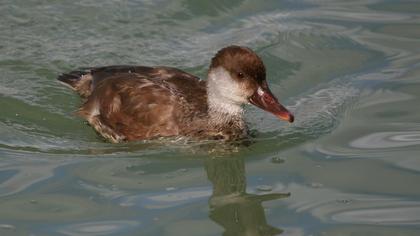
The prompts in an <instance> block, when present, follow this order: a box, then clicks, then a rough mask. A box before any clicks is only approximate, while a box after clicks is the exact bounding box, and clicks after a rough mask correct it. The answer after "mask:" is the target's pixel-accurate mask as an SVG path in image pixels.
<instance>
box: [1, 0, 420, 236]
mask: <svg viewBox="0 0 420 236" xmlns="http://www.w3.org/2000/svg"><path fill="white" fill-rule="evenodd" d="M230 44H240V45H246V46H249V47H251V48H253V49H254V50H255V51H256V52H258V54H259V55H261V57H262V58H263V60H264V62H265V64H266V66H267V69H268V80H269V82H270V84H271V87H272V90H273V93H274V94H276V95H277V96H278V97H279V98H280V100H281V101H282V103H283V104H285V105H286V106H287V107H288V108H290V110H291V111H293V112H294V114H295V116H296V122H295V123H293V124H287V123H285V122H281V121H278V120H277V119H276V118H275V117H274V116H272V115H270V114H268V113H264V112H262V111H260V110H258V109H256V108H253V107H247V114H246V115H247V121H248V123H249V126H250V127H252V129H253V132H254V133H255V134H256V137H255V138H254V139H253V144H251V145H250V146H240V147H239V148H237V150H230V151H226V152H223V150H224V149H225V148H226V147H224V146H223V145H218V144H197V143H183V142H182V141H178V142H173V141H167V142H166V141H164V142H152V143H125V144H110V143H106V142H104V141H103V140H102V139H101V138H100V137H98V136H97V135H96V134H95V132H94V131H93V130H92V128H90V127H89V126H87V125H86V124H85V123H84V122H83V120H81V119H79V118H77V117H75V116H74V115H73V112H74V111H75V110H76V109H77V107H78V105H79V104H80V102H81V101H80V99H79V98H78V97H77V96H76V95H75V94H74V93H73V92H72V91H70V90H69V89H67V88H66V87H63V86H62V85H61V84H59V83H57V82H56V80H55V77H56V76H57V75H58V74H60V73H62V72H66V71H68V70H71V69H75V68H77V67H86V66H97V65H112V64H142V65H169V66H176V67H179V68H182V69H184V70H186V71H189V72H191V73H194V74H197V75H199V76H201V77H205V75H206V70H207V67H208V64H209V60H210V58H211V56H212V55H213V54H214V53H215V52H216V51H217V50H218V49H219V48H222V47H224V46H226V45H230ZM419 95H420V2H419V1H414V0H413V1H388V0H383V1H381V0H367V1H360V0H359V1H357V0H354V1H340V0H331V1H321V0H306V1H277V0H276V1H274V0H272V1H241V0H235V1H220V0H217V1H192V0H177V1H167V0H156V1H148V0H138V1H136V0H119V1H117V0H115V1H99V0H76V1H52V0H33V1H24V0H2V1H1V2H0V109H1V110H0V134H1V135H0V235H2V236H3V235H37V236H38V235H40V236H44V235H45V236H49V235H61V236H65V235H89V236H93V235H95V236H96V235H182V236H186V235H278V234H281V235H293V236H295V235H308V236H309V235H334V236H336V235H349V236H350V235H392V236H395V235H420V187H419V186H420V185H419V183H420V155H419V154H420V109H419V105H418V104H419V103H420V97H419ZM214 150H215V152H212V151H214ZM288 193H290V195H289V194H288Z"/></svg>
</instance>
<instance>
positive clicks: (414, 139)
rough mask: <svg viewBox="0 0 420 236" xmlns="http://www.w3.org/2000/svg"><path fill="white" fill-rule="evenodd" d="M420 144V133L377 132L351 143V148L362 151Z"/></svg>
mask: <svg viewBox="0 0 420 236" xmlns="http://www.w3.org/2000/svg"><path fill="white" fill-rule="evenodd" d="M419 144H420V131H394V132H377V133H372V134H368V135H366V136H363V137H360V138H357V139H355V140H353V141H351V142H350V146H351V147H355V148H362V149H375V148H396V147H406V146H413V145H419Z"/></svg>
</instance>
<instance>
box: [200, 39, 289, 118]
mask: <svg viewBox="0 0 420 236" xmlns="http://www.w3.org/2000/svg"><path fill="white" fill-rule="evenodd" d="M207 86H208V89H207V90H208V99H209V107H210V109H211V110H215V111H221V112H223V113H227V114H237V113H240V112H242V108H241V106H242V104H248V103H250V104H253V105H255V106H257V107H259V108H261V109H263V110H265V111H267V112H270V113H272V114H273V115H275V116H276V117H278V118H280V119H282V120H286V121H289V122H293V120H294V116H293V115H292V113H290V112H289V111H288V110H287V109H286V108H285V107H284V106H283V105H281V104H280V103H279V101H278V99H277V98H276V97H275V96H274V95H273V93H272V92H271V91H270V89H269V87H268V83H267V80H266V73H265V66H264V63H263V62H262V60H261V58H260V57H259V56H258V55H257V54H256V53H255V52H253V51H252V50H251V49H249V48H246V47H240V46H229V47H226V48H223V49H221V50H220V51H218V52H217V53H216V55H215V56H214V57H213V59H212V61H211V65H210V68H209V72H208V83H207Z"/></svg>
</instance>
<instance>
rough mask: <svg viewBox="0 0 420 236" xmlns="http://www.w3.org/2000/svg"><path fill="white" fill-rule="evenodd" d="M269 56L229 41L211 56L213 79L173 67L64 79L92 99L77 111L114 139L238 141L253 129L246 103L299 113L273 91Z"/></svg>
mask: <svg viewBox="0 0 420 236" xmlns="http://www.w3.org/2000/svg"><path fill="white" fill-rule="evenodd" d="M265 77H266V76H265V67H264V64H263V62H262V60H261V59H260V58H259V57H258V56H257V54H255V53H254V52H253V51H252V50H251V49H249V48H246V47H240V46H229V47H226V48H223V49H221V50H220V51H218V52H217V53H216V55H215V56H214V57H213V59H212V60H211V65H210V68H209V70H208V78H207V81H204V80H200V79H199V78H198V77H196V76H194V75H191V74H188V73H186V72H184V71H182V70H179V69H176V68H171V67H146V66H106V67H95V68H89V69H86V70H77V71H72V72H69V73H66V74H62V75H60V76H59V77H58V80H59V81H61V82H63V83H65V84H66V85H69V86H70V87H71V88H72V89H74V90H75V91H76V92H77V93H78V94H79V95H80V96H81V97H83V98H84V99H86V101H85V103H84V104H83V105H82V107H81V108H80V109H79V110H78V112H77V114H78V115H80V116H81V117H83V118H84V119H86V120H87V121H88V122H89V124H90V125H91V126H92V127H93V128H95V130H96V131H97V132H98V133H99V134H101V135H102V136H103V137H105V138H106V139H108V140H110V141H111V142H115V143H116V142H121V141H131V140H146V139H153V138H158V137H170V136H185V137H192V138H195V139H224V140H237V139H241V138H244V137H246V136H247V133H248V132H247V131H248V129H247V126H246V124H245V122H244V119H243V108H242V105H243V104H247V103H251V104H253V105H255V106H257V107H259V108H261V109H263V110H266V111H268V112H271V113H272V114H274V115H275V116H277V117H279V118H280V119H283V120H287V121H289V122H293V119H294V118H293V115H292V114H291V113H290V112H289V111H288V110H287V109H286V108H284V107H283V106H282V105H281V104H280V103H279V102H278V100H277V98H276V97H275V96H274V95H273V94H272V93H271V91H270V89H269V88H268V84H267V81H266V78H265Z"/></svg>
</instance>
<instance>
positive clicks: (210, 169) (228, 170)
mask: <svg viewBox="0 0 420 236" xmlns="http://www.w3.org/2000/svg"><path fill="white" fill-rule="evenodd" d="M205 167H206V171H207V176H208V179H209V180H210V181H211V182H212V183H213V194H212V196H211V197H210V199H209V206H210V219H212V220H213V221H214V222H216V223H217V224H219V225H220V226H222V227H223V228H224V229H225V232H224V233H223V235H225V236H228V235H229V236H230V235H232V236H238V235H241V236H242V235H244V236H245V235H246V236H263V235H264V236H268V235H279V234H281V233H282V232H283V231H282V230H281V229H278V228H275V227H273V226H270V225H268V224H267V220H266V217H265V212H264V209H263V206H262V202H264V201H270V200H275V199H280V198H285V197H288V196H290V194H289V193H286V194H281V193H269V194H262V195H256V194H248V193H246V177H245V163H244V160H243V159H242V158H225V159H219V158H217V159H209V160H207V161H206V165H205Z"/></svg>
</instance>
